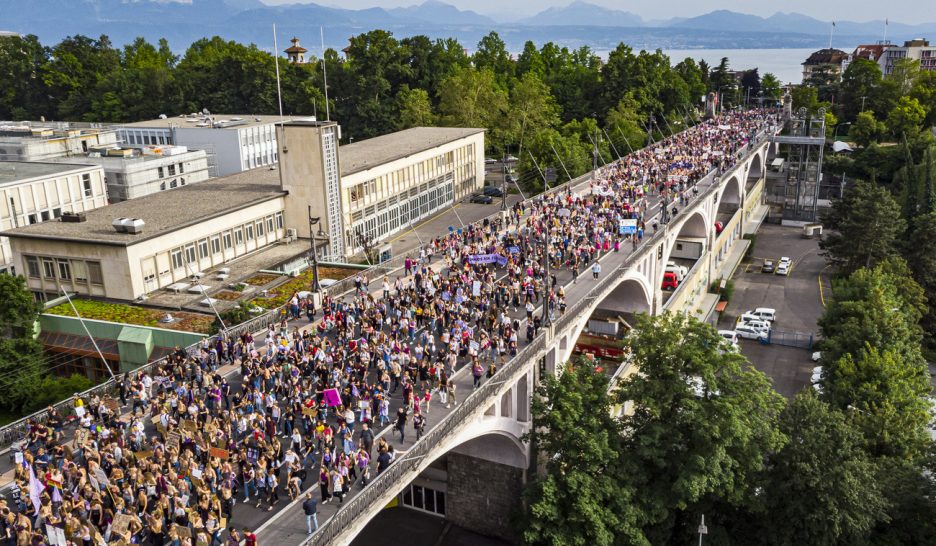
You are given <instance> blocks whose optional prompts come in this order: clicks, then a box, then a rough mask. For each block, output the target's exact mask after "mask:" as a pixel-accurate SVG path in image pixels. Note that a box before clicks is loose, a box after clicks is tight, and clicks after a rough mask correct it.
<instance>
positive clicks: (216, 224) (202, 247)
mask: <svg viewBox="0 0 936 546" xmlns="http://www.w3.org/2000/svg"><path fill="white" fill-rule="evenodd" d="M283 207H284V203H283V198H282V197H277V198H275V199H271V200H269V201H264V202H262V203H257V204H255V205H251V206H249V207H245V208H243V209H241V210H239V211H236V212H232V213H229V214H226V215H223V216H219V217H217V218H213V219H211V220H206V221H204V222H202V223H200V224H198V225H197V226H194V227H189V228H182V229H179V230H176V231H173V232H171V233H167V234H164V235H161V236H159V237H155V238H153V239H147V240H145V241H141V242H139V243H137V244H134V245H131V246H128V247H125V246H114V245H105V244H100V243H75V242H65V241H54V240H49V239H30V238H24V237H17V238H14V239H13V240H12V241H11V242H12V247H13V252H14V255H15V256H16V263H17V270H18V271H22V272H24V274H25V275H26V280H27V284H28V285H29V287H30V289H31V290H33V291H34V292H39V293H47V294H54V293H57V292H59V290H58V285H59V284H60V283H62V284H65V288H66V289H68V290H70V291H73V292H77V293H80V294H90V295H94V296H102V297H108V298H114V299H121V300H133V299H136V298H138V297H139V296H141V295H143V294H145V293H148V292H152V291H154V290H157V289H160V288H164V287H166V286H168V285H170V284H173V283H175V282H179V281H184V280H186V279H188V278H190V277H191V275H192V273H194V272H196V271H206V270H208V269H210V268H214V267H218V266H220V265H222V264H224V263H226V262H229V261H231V260H233V259H235V258H238V257H240V256H243V255H245V254H248V253H250V252H254V251H256V250H259V249H261V248H263V247H265V246H267V245H270V244H275V243H276V242H277V241H278V240H280V239H282V238H283V237H285V234H286V232H285V228H284V224H283V215H282V214H283ZM270 223H272V226H273V229H272V230H271V229H270V227H269V226H270ZM261 232H262V233H261ZM143 233H144V234H145V233H146V228H145V227H144V231H143ZM238 233H240V235H238ZM248 234H249V235H250V237H248ZM30 260H35V262H34V263H35V264H37V267H38V271H36V270H35V267H33V268H32V269H30V267H29V261H30ZM50 261H51V263H52V268H53V269H52V270H51V271H52V275H51V276H49V275H47V274H46V273H47V270H46V266H45V264H46V263H48V262H50ZM80 262H85V265H84V267H85V268H88V269H89V271H91V270H94V271H96V270H97V269H98V268H100V271H101V274H100V277H99V278H97V277H93V278H88V279H85V280H79V279H76V275H75V274H74V271H76V270H80V268H81V267H82V266H81V265H80ZM89 262H90V263H89ZM63 263H64V264H67V266H62V265H60V264H63ZM76 264H78V265H76ZM95 264H96V265H95ZM62 267H67V268H68V269H67V270H66V271H68V274H67V275H61V272H62V270H61V268H62ZM76 268H77V269H76ZM63 277H64V278H63ZM97 281H100V282H97ZM205 284H206V285H211V284H212V282H211V281H208V280H206V281H205Z"/></svg>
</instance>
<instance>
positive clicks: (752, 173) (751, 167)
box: [747, 151, 764, 179]
mask: <svg viewBox="0 0 936 546" xmlns="http://www.w3.org/2000/svg"><path fill="white" fill-rule="evenodd" d="M762 155H763V152H762V151H758V152H757V153H755V154H753V155H752V156H751V159H750V160H749V162H748V172H747V177H748V178H755V179H758V178H760V177H762V176H764V158H763V157H762Z"/></svg>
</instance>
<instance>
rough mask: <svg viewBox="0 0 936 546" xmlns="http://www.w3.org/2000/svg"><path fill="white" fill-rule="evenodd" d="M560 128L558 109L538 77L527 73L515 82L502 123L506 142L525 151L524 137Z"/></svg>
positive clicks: (535, 74)
mask: <svg viewBox="0 0 936 546" xmlns="http://www.w3.org/2000/svg"><path fill="white" fill-rule="evenodd" d="M558 124H559V108H558V107H557V106H556V101H555V100H554V99H553V97H552V95H551V94H550V93H549V87H547V86H546V84H545V83H543V81H542V80H541V79H540V77H539V75H538V74H537V73H536V72H527V73H526V74H524V75H523V76H521V77H520V79H519V80H515V82H514V86H513V89H511V90H510V99H509V106H508V110H507V116H506V118H505V119H504V123H503V126H504V142H505V143H510V144H516V145H519V146H520V147H521V148H522V146H523V141H524V137H525V136H529V135H531V134H533V133H536V132H539V131H541V130H543V129H547V128H552V127H555V126H556V125H558ZM521 155H522V153H521Z"/></svg>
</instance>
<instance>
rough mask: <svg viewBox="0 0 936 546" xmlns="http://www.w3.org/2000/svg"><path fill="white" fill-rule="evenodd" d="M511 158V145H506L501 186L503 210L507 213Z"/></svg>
mask: <svg viewBox="0 0 936 546" xmlns="http://www.w3.org/2000/svg"><path fill="white" fill-rule="evenodd" d="M508 157H510V145H508V144H505V145H504V181H503V184H502V185H501V186H502V187H501V190H502V191H501V210H502V211H504V212H506V211H507V158H508Z"/></svg>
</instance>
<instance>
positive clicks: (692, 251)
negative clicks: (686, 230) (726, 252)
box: [670, 237, 705, 260]
mask: <svg viewBox="0 0 936 546" xmlns="http://www.w3.org/2000/svg"><path fill="white" fill-rule="evenodd" d="M704 250H705V239H704V238H699V237H683V238H679V239H676V244H675V245H673V250H672V251H670V257H671V258H687V259H689V260H698V259H699V258H701V257H702V252H703V251H704Z"/></svg>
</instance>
